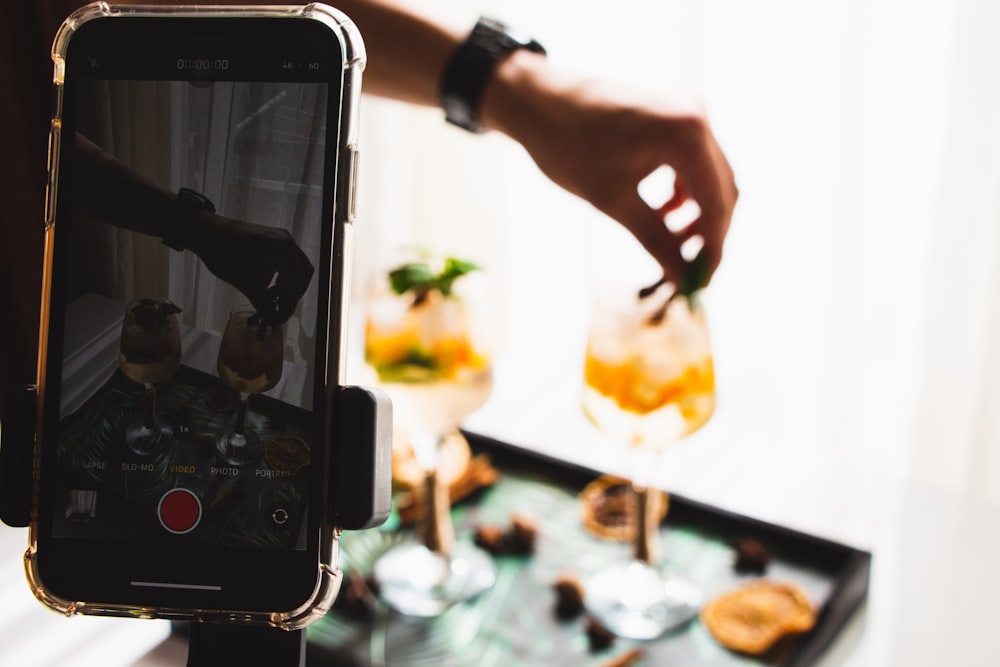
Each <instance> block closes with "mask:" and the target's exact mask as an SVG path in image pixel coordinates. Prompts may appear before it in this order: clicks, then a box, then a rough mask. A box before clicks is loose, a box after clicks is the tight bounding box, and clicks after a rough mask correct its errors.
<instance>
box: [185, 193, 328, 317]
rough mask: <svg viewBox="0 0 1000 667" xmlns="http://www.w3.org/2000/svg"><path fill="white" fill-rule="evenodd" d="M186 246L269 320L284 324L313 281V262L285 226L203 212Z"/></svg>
mask: <svg viewBox="0 0 1000 667" xmlns="http://www.w3.org/2000/svg"><path fill="white" fill-rule="evenodd" d="M198 215H199V217H198V220H197V224H196V225H192V227H193V228H195V229H197V230H198V232H197V234H196V235H194V236H196V238H192V239H191V240H190V241H189V244H188V247H189V248H190V249H191V250H192V251H194V252H195V253H196V254H197V255H198V256H199V257H200V258H201V259H202V261H203V262H204V263H205V266H206V267H208V270H209V271H211V272H212V273H213V274H215V275H216V276H218V277H219V278H221V279H222V280H225V281H226V282H228V283H230V284H231V285H233V286H234V287H235V288H236V289H238V290H239V291H241V292H242V293H243V294H244V295H245V296H246V297H247V298H248V299H249V300H250V303H251V304H252V305H253V307H254V308H255V309H256V310H257V313H258V314H259V315H260V316H261V317H262V318H263V319H264V321H265V322H267V323H269V324H274V325H280V324H284V323H285V321H287V320H288V318H289V317H291V316H292V313H293V312H295V307H296V306H297V305H298V303H299V299H301V298H302V295H303V294H305V291H306V288H307V287H309V281H310V279H311V278H312V274H313V270H314V269H313V265H312V263H311V262H310V261H309V259H308V258H307V257H306V255H305V253H304V252H302V249H301V248H299V246H298V245H297V244H296V243H295V239H293V238H292V235H291V234H289V233H288V232H287V231H286V230H284V229H281V228H278V227H268V226H265V225H258V224H254V223H252V222H243V221H239V220H233V219H231V218H225V217H223V216H219V215H215V214H212V213H207V212H203V213H199V214H198Z"/></svg>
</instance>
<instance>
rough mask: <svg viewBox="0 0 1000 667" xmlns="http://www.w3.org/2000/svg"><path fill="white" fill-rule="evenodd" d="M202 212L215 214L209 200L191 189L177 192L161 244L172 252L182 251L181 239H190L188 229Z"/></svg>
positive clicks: (213, 206)
mask: <svg viewBox="0 0 1000 667" xmlns="http://www.w3.org/2000/svg"><path fill="white" fill-rule="evenodd" d="M202 211H208V212H209V213H215V204H213V203H212V200H211V199H209V198H208V197H206V196H205V195H203V194H201V193H200V192H195V191H194V190H192V189H191V188H181V189H180V190H178V191H177V201H176V203H175V204H174V207H173V209H172V210H171V211H170V215H168V216H167V224H166V225H165V227H164V230H163V244H164V245H166V246H169V247H171V248H173V249H174V250H184V249H185V246H184V244H183V243H182V242H181V239H186V238H191V237H190V235H189V231H190V230H189V229H188V228H189V227H190V226H191V223H192V222H193V221H194V217H195V216H196V215H197V214H198V213H201V212H202Z"/></svg>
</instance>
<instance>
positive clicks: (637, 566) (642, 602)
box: [584, 561, 703, 639]
mask: <svg viewBox="0 0 1000 667" xmlns="http://www.w3.org/2000/svg"><path fill="white" fill-rule="evenodd" d="M584 595H585V598H584V605H585V606H586V608H587V611H589V612H590V613H591V614H593V615H594V617H595V618H597V620H598V621H600V622H601V623H602V624H603V625H604V626H605V627H606V628H607V629H608V630H611V631H612V632H613V633H615V634H616V635H618V636H619V637H626V638H629V639H655V638H656V637H659V636H660V635H662V634H663V633H664V632H666V631H667V630H670V629H672V628H676V627H678V626H680V625H683V624H684V623H687V622H688V621H690V620H691V619H692V618H694V617H695V616H696V615H697V613H698V609H699V608H700V607H701V603H702V599H703V598H702V594H701V591H699V590H698V589H697V588H696V587H695V586H694V585H693V584H692V583H691V582H689V581H687V580H685V579H682V578H679V577H675V576H671V575H664V574H663V573H661V572H660V571H659V570H658V569H657V568H655V567H652V566H650V565H647V564H645V563H640V562H638V561H632V562H631V563H623V564H620V565H613V566H611V567H609V568H607V569H605V570H602V571H600V572H598V573H597V574H595V575H594V576H592V577H591V578H590V579H589V580H588V581H587V583H586V585H585V587H584Z"/></svg>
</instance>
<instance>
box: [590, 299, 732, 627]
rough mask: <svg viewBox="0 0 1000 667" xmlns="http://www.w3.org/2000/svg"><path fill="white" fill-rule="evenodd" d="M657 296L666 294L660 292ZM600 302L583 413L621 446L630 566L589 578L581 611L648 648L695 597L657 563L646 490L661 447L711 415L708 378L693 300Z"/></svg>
mask: <svg viewBox="0 0 1000 667" xmlns="http://www.w3.org/2000/svg"><path fill="white" fill-rule="evenodd" d="M664 289H666V288H664ZM646 292H647V291H645V290H644V291H643V292H642V293H640V294H641V296H637V295H636V293H635V292H630V293H621V294H615V295H611V296H602V297H601V298H599V299H598V300H597V301H596V303H595V307H594V312H593V315H592V319H591V325H590V335H589V338H588V342H587V353H586V363H585V370H584V376H585V384H584V394H583V405H584V410H585V412H586V413H587V416H588V417H589V418H590V419H591V421H593V422H594V424H596V425H597V426H598V427H599V428H600V429H601V430H602V431H604V432H606V433H607V434H609V435H610V436H611V437H612V438H614V439H616V440H618V441H620V442H624V443H627V444H628V445H629V447H630V450H631V451H630V454H631V456H632V458H633V462H632V470H633V476H632V485H633V487H634V489H635V491H636V494H637V503H636V505H637V509H638V511H637V514H638V517H637V526H636V533H635V543H634V550H633V557H632V559H631V560H630V561H627V562H622V563H617V564H614V565H612V566H610V567H607V568H605V569H603V570H601V571H599V572H597V573H596V574H594V575H593V576H592V577H591V578H590V579H589V581H587V583H586V585H585V604H586V607H587V609H588V611H589V612H590V613H592V614H593V615H594V616H596V617H597V618H598V619H599V620H600V621H601V622H602V623H603V624H604V625H605V626H606V627H608V628H609V629H611V630H612V631H613V632H614V633H615V634H617V635H620V636H623V637H629V638H632V639H652V638H655V637H658V636H659V635H661V634H662V633H663V632H665V631H666V630H668V629H670V628H673V627H676V626H679V625H681V624H683V623H685V622H687V621H689V620H690V619H691V618H693V617H694V615H695V614H696V613H697V611H698V608H699V606H700V604H701V601H702V595H701V592H700V591H699V590H698V589H697V588H696V587H695V586H694V585H693V584H692V583H690V582H689V581H687V580H686V579H684V578H682V577H680V576H679V575H677V574H676V573H672V572H665V571H664V570H663V568H662V564H661V562H660V558H659V546H660V545H659V541H660V539H659V538H660V533H659V522H660V518H661V516H662V512H661V510H662V507H661V506H660V501H661V493H660V492H658V491H657V490H656V489H655V488H654V483H655V480H654V479H653V472H654V470H655V466H654V465H653V464H654V463H655V461H656V458H657V455H658V454H659V452H660V451H661V450H662V449H663V447H664V446H666V445H668V444H670V443H672V442H675V441H677V440H680V439H681V438H683V437H685V436H687V435H689V434H691V433H693V432H694V431H696V430H698V429H699V428H701V427H702V426H703V425H704V424H705V422H707V421H708V419H709V417H711V415H712V412H713V411H714V408H715V374H714V368H713V362H712V352H711V346H710V344H709V336H708V328H707V326H706V324H705V314H704V311H703V309H702V307H701V305H700V304H699V302H698V299H697V295H694V296H690V297H685V296H674V295H670V296H668V297H667V298H666V299H665V298H663V296H664V295H661V294H659V292H660V290H654V293H653V294H652V295H650V294H648V293H646Z"/></svg>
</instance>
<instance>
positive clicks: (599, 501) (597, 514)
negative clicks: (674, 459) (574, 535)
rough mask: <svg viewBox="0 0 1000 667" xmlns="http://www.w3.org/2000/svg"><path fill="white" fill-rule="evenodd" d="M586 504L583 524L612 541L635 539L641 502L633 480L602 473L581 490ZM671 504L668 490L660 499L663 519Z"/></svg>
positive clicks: (592, 532)
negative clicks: (633, 488) (637, 498)
mask: <svg viewBox="0 0 1000 667" xmlns="http://www.w3.org/2000/svg"><path fill="white" fill-rule="evenodd" d="M580 500H581V501H582V503H583V507H582V512H583V526H584V528H586V529H587V530H588V531H589V532H590V533H591V534H593V535H596V536H597V537H603V538H605V539H608V540H617V541H619V542H629V541H631V540H634V539H635V534H636V527H637V526H638V525H639V524H638V520H637V514H638V511H639V510H638V503H637V502H636V495H635V492H634V491H633V490H632V483H631V482H629V481H628V480H627V479H624V478H622V477H616V476H614V475H602V476H600V477H598V478H597V479H595V480H594V481H592V482H591V483H590V484H588V485H587V486H585V487H584V488H583V491H581V492H580ZM669 504H670V502H669V498H668V496H667V494H666V493H663V494H662V495H661V499H660V508H659V509H660V520H661V521H662V520H663V517H665V516H666V515H667V506H668V505H669Z"/></svg>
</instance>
